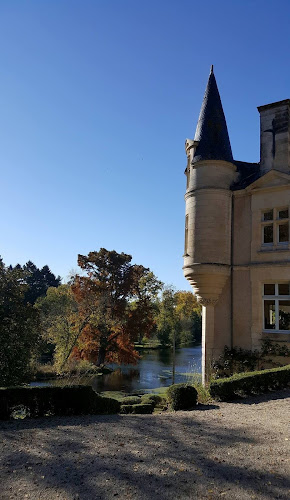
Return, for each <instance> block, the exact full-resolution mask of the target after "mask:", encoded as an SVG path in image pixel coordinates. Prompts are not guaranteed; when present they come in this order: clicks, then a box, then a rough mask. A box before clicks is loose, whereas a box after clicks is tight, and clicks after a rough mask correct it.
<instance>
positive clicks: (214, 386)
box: [209, 365, 290, 401]
mask: <svg viewBox="0 0 290 500" xmlns="http://www.w3.org/2000/svg"><path fill="white" fill-rule="evenodd" d="M289 383H290V365H287V366H282V367H281V368H273V369H271V370H263V371H256V372H248V373H240V374H237V375H233V376H232V377H229V378H225V379H218V380H214V381H213V382H211V384H210V387H209V391H210V395H211V396H212V397H213V398H215V399H219V400H221V401H230V400H231V399H235V398H237V397H239V396H246V395H250V394H258V393H263V392H268V391H271V390H275V389H282V388H284V387H287V386H288V385H289Z"/></svg>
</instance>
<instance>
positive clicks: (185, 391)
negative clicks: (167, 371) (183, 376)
mask: <svg viewBox="0 0 290 500" xmlns="http://www.w3.org/2000/svg"><path fill="white" fill-rule="evenodd" d="M167 397H168V401H169V403H170V406H171V408H172V409H173V410H175V411H178V410H191V409H192V408H193V407H194V406H195V405H196V403H197V390H196V389H195V388H194V387H193V386H192V385H187V384H174V385H171V386H170V387H169V388H168V390H167Z"/></svg>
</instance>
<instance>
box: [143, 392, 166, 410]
mask: <svg viewBox="0 0 290 500" xmlns="http://www.w3.org/2000/svg"><path fill="white" fill-rule="evenodd" d="M141 401H142V403H145V404H152V405H154V408H155V406H157V405H160V404H161V403H162V402H163V401H164V398H162V397H161V396H158V394H144V396H142V398H141Z"/></svg>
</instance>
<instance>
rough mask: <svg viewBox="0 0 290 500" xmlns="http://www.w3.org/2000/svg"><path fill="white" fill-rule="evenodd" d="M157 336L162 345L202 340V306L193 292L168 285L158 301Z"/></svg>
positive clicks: (183, 343)
mask: <svg viewBox="0 0 290 500" xmlns="http://www.w3.org/2000/svg"><path fill="white" fill-rule="evenodd" d="M158 309H159V311H158V314H157V317H156V322H157V337H158V340H159V342H160V343H161V345H163V346H168V345H173V343H174V342H175V345H186V344H191V343H193V342H195V343H196V342H200V340H201V307H200V305H199V304H198V303H197V301H196V298H195V296H194V295H193V294H192V293H191V292H185V291H177V292H176V291H175V290H174V288H173V287H170V286H169V287H167V288H165V290H164V291H163V293H162V297H161V300H160V301H159V303H158Z"/></svg>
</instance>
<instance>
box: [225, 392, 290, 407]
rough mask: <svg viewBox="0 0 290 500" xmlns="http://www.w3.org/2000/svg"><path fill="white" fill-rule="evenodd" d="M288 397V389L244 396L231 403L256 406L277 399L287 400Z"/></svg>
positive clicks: (289, 394)
mask: <svg viewBox="0 0 290 500" xmlns="http://www.w3.org/2000/svg"><path fill="white" fill-rule="evenodd" d="M289 397H290V389H288V388H287V389H282V390H280V391H271V392H267V393H266V394H254V395H252V396H245V397H240V398H236V399H233V400H232V401H231V403H238V404H243V405H258V404H260V403H266V402H268V401H276V400H277V399H287V398H289Z"/></svg>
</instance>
